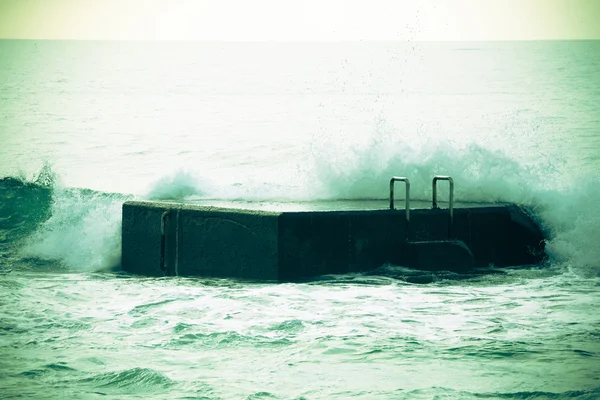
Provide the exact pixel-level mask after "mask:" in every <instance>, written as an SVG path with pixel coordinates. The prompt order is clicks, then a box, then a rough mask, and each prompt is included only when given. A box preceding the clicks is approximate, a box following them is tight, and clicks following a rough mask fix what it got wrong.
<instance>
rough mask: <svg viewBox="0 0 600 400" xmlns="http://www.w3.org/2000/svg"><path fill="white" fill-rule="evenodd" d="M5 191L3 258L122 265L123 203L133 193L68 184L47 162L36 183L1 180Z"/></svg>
mask: <svg viewBox="0 0 600 400" xmlns="http://www.w3.org/2000/svg"><path fill="white" fill-rule="evenodd" d="M0 193H1V199H0V200H1V203H2V207H1V208H0V238H2V239H3V240H2V244H3V247H2V248H0V258H3V259H4V260H14V259H15V258H16V257H18V259H20V260H30V261H31V260H33V264H34V265H40V264H47V263H48V262H49V263H52V262H54V263H55V264H56V263H57V264H58V266H59V267H65V268H67V269H70V270H89V271H98V270H105V269H112V268H117V267H118V266H119V265H120V257H121V238H120V234H121V205H122V204H123V202H124V201H126V200H128V199H131V198H133V196H130V195H123V194H118V193H103V192H96V191H93V190H90V189H77V188H63V187H61V186H60V185H58V184H57V183H56V177H55V176H54V175H53V174H52V172H51V169H50V167H48V166H45V167H44V168H43V169H42V172H41V173H40V175H39V177H38V179H36V180H34V181H33V182H28V181H26V180H23V179H22V178H14V177H6V178H2V179H0ZM44 261H46V262H47V263H44ZM5 263H8V261H5Z"/></svg>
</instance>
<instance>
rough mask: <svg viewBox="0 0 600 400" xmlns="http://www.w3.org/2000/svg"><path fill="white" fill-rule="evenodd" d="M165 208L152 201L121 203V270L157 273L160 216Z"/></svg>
mask: <svg viewBox="0 0 600 400" xmlns="http://www.w3.org/2000/svg"><path fill="white" fill-rule="evenodd" d="M164 211H165V207H160V206H158V205H157V204H153V203H142V202H131V201H128V202H125V203H124V204H123V223H122V228H121V229H122V234H121V239H122V246H121V247H122V256H121V265H122V267H123V270H124V271H127V272H131V273H133V274H141V275H150V276H161V275H163V272H162V271H161V269H160V247H161V246H160V243H161V234H160V219H161V216H162V213H163V212H164Z"/></svg>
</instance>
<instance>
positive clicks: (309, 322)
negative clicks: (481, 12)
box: [0, 41, 600, 399]
mask: <svg viewBox="0 0 600 400" xmlns="http://www.w3.org/2000/svg"><path fill="white" fill-rule="evenodd" d="M599 49H600V47H599V42H547V43H535V42H527V43H487V44H486V43H477V44H465V43H462V44H461V43H446V44H439V43H428V44H419V43H410V44H398V43H360V44H358V43H356V44H352V43H345V44H344V43H343V44H318V45H317V44H224V43H130V42H125V43H110V42H94V43H91V42H30V41H0V67H1V68H0V109H1V110H2V113H3V114H2V118H0V139H1V142H2V146H0V291H1V292H0V293H1V294H2V295H1V296H0V398H25V399H30V398H31V399H45V398H48V399H54V398H61V399H62V398H74V399H75V398H77V399H79V398H167V399H182V398H206V399H301V398H303V399H324V398H327V399H346V398H361V399H394V398H399V399H404V398H406V399H412V398H423V399H457V398H458V399H460V398H464V399H480V398H491V399H492V398H501V399H506V398H508V399H562V398H572V399H597V398H600V314H599V313H598V312H597V309H598V305H599V304H600V295H599V290H600V278H599V276H600V244H599V243H600V214H599V213H598V206H597V204H598V199H599V198H600V157H599V154H600V151H599V150H600V120H599V118H600V114H598V110H597V104H600V81H599V80H598V78H596V77H598V76H600V59H599V57H600V51H599ZM434 174H449V175H452V176H453V177H454V179H455V182H456V198H457V200H458V201H463V202H515V203H518V204H522V205H525V206H527V208H528V209H530V210H532V212H533V218H534V219H535V220H536V221H537V222H538V223H539V224H540V225H541V226H542V227H543V229H544V231H545V232H546V233H547V235H548V242H547V249H548V253H549V260H548V262H547V263H546V264H544V265H540V266H523V267H520V268H511V269H507V270H504V271H495V273H492V274H482V275H469V276H460V275H455V274H450V273H437V274H428V273H421V272H418V271H412V270H408V269H405V268H402V267H401V266H392V265H385V266H382V267H381V268H380V269H378V270H376V271H373V272H371V273H368V274H361V275H348V276H328V277H319V278H317V279H315V280H314V281H313V282H303V283H293V284H292V283H285V284H276V283H265V282H263V283H257V282H244V281H236V280H215V279H201V278H162V279H156V278H144V277H136V276H129V275H126V274H122V273H120V272H119V271H118V265H119V261H120V251H121V242H120V222H121V220H120V217H121V216H120V212H121V205H122V203H123V202H124V201H126V200H128V199H167V200H171V201H210V202H213V203H221V202H231V201H235V202H244V201H248V200H252V201H263V202H267V203H269V202H277V203H278V204H283V206H286V207H294V205H298V204H302V202H306V201H310V202H311V204H312V206H313V207H314V206H317V207H321V206H322V207H329V205H330V204H331V202H332V201H333V202H335V201H340V200H344V201H345V202H348V201H350V202H352V201H354V202H356V204H358V202H359V201H360V202H364V203H369V204H370V203H372V202H373V201H374V200H377V201H381V202H382V203H384V202H385V198H386V196H387V182H388V179H389V177H390V176H392V175H406V176H409V177H410V178H411V183H412V186H413V187H412V188H411V189H412V192H413V197H414V198H415V200H421V201H426V200H428V199H429V198H430V196H431V192H430V179H431V177H432V176H433V175H434ZM441 195H443V193H441ZM415 204H417V201H415Z"/></svg>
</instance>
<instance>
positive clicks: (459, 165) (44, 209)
mask: <svg viewBox="0 0 600 400" xmlns="http://www.w3.org/2000/svg"><path fill="white" fill-rule="evenodd" d="M305 161H306V162H305V164H304V165H305V167H304V168H303V169H302V170H299V171H298V172H297V174H296V175H295V176H293V177H289V176H285V177H283V178H282V179H280V180H279V181H271V182H265V181H262V180H261V179H260V178H254V179H252V178H251V177H249V178H248V179H246V180H244V181H242V182H236V183H220V182H218V181H215V180H211V178H210V177H207V176H204V175H203V174H202V173H200V172H198V171H194V170H191V169H178V170H175V171H172V172H170V173H168V174H165V175H164V176H162V177H160V178H159V179H158V180H157V181H156V182H155V183H154V184H153V185H152V186H151V187H150V189H149V190H148V192H147V193H146V194H145V195H143V196H134V195H127V194H119V193H103V192H97V191H93V190H89V189H75V188H64V187H62V186H61V185H59V184H57V183H56V180H57V179H56V177H54V176H53V174H52V172H51V168H49V167H47V166H46V167H44V169H43V170H42V172H41V173H40V175H39V177H38V178H37V179H35V180H33V181H32V182H28V181H26V180H23V179H22V178H4V179H0V189H2V190H0V193H1V195H0V196H2V198H1V200H2V208H0V246H3V247H0V254H5V255H4V257H5V258H6V257H7V256H6V254H8V253H10V254H14V253H15V251H14V250H15V249H18V254H19V256H20V257H23V258H32V259H37V260H54V261H56V262H58V263H59V264H60V265H62V266H65V267H67V268H69V269H76V270H82V269H83V270H103V269H111V268H114V267H116V266H118V265H119V263H120V252H121V238H120V235H121V206H122V203H123V202H124V201H126V200H130V199H134V198H138V199H150V200H172V201H184V200H202V199H216V200H225V201H228V200H245V201H281V202H295V201H330V200H339V199H344V200H348V199H363V200H364V199H386V198H387V196H388V182H389V178H390V177H391V176H393V175H403V176H407V177H409V178H410V179H411V197H412V198H413V199H421V200H427V199H430V198H431V179H432V177H433V176H434V175H436V174H443V175H451V176H452V177H453V178H454V180H455V183H456V187H455V189H456V190H455V198H456V199H457V200H458V201H460V200H463V201H477V202H512V203H516V204H520V205H523V206H526V207H527V208H528V209H529V210H531V212H532V213H533V217H534V219H536V220H537V222H538V223H539V224H540V225H541V226H542V228H543V229H544V230H545V232H547V237H548V243H547V246H546V249H547V252H548V253H549V255H550V256H551V260H553V261H554V264H555V265H561V266H566V267H568V268H574V269H576V270H577V271H579V272H583V273H590V274H593V275H597V274H598V272H599V271H600V267H599V265H600V247H598V246H597V243H600V214H598V213H597V205H596V199H598V198H600V179H599V178H598V177H596V176H588V177H578V176H567V175H565V172H564V171H563V170H561V169H559V168H557V167H555V166H553V165H552V164H551V163H547V164H545V165H541V164H537V165H536V164H528V163H523V162H520V161H518V160H515V159H512V158H510V157H508V156H507V155H506V154H504V153H502V152H500V151H494V150H490V149H487V148H484V147H482V146H479V145H476V144H468V145H463V146H458V145H453V144H451V143H443V142H442V143H440V142H438V143H425V144H423V143H420V144H418V145H413V144H411V143H410V142H409V141H408V140H405V141H402V140H400V141H397V140H396V141H395V142H390V141H386V140H381V139H379V140H374V141H368V142H365V143H363V145H362V146H359V147H354V148H349V147H347V146H342V145H340V146H335V145H332V144H331V143H325V142H323V141H321V142H318V143H317V144H314V145H313V147H312V149H311V151H310V152H309V153H308V155H307V156H306V160H305ZM556 164H560V163H559V162H558V161H557V163H556ZM274 168H276V167H274ZM556 182H560V184H559V185H556ZM555 185H556V186H555ZM439 196H440V198H441V200H444V198H445V196H447V194H446V193H445V190H443V189H442V188H441V190H440V193H439Z"/></svg>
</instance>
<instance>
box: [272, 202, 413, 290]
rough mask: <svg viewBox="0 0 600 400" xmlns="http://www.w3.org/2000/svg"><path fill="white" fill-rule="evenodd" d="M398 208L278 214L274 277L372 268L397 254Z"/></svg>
mask: <svg viewBox="0 0 600 400" xmlns="http://www.w3.org/2000/svg"><path fill="white" fill-rule="evenodd" d="M404 218H405V217H404V211H396V210H381V211H347V212H343V211H342V212H289V213H283V214H282V215H281V216H280V218H279V270H280V275H279V276H280V279H281V280H284V281H293V280H298V279H305V278H309V277H313V276H319V275H325V274H343V273H348V272H359V271H366V270H370V269H374V268H377V267H379V266H381V265H383V264H385V263H386V262H393V261H395V260H397V259H398V256H399V254H398V250H399V245H400V242H401V241H402V240H404V238H405V220H404Z"/></svg>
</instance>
